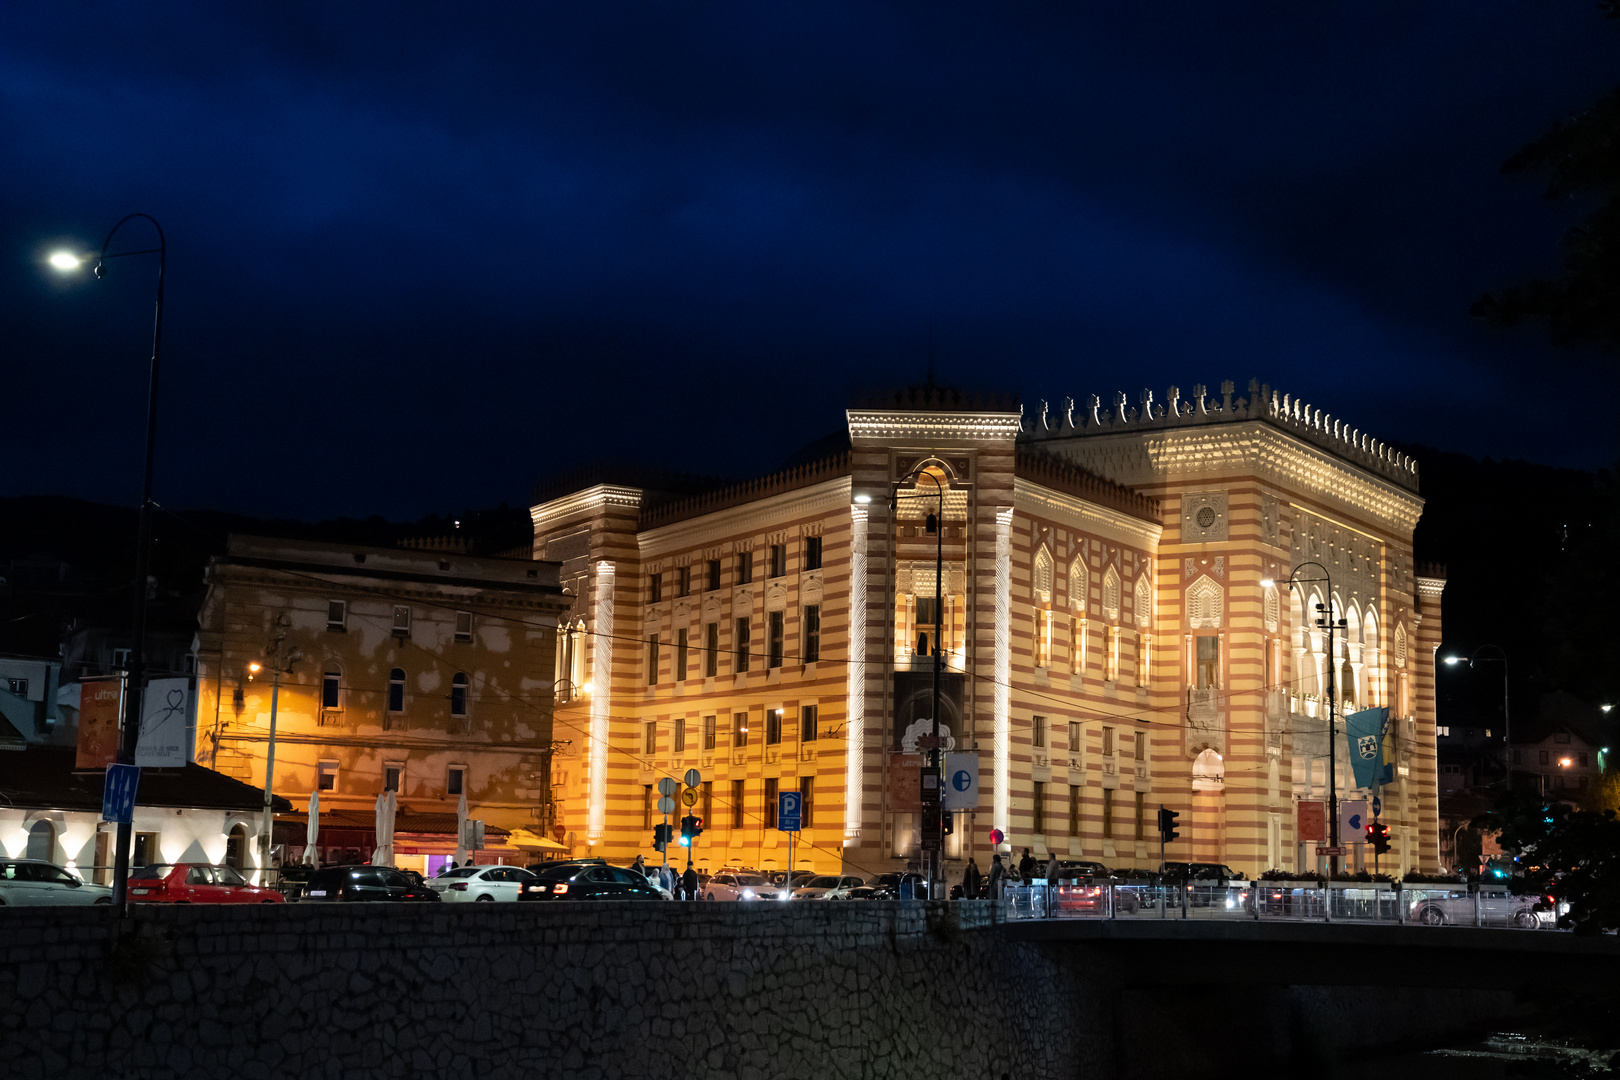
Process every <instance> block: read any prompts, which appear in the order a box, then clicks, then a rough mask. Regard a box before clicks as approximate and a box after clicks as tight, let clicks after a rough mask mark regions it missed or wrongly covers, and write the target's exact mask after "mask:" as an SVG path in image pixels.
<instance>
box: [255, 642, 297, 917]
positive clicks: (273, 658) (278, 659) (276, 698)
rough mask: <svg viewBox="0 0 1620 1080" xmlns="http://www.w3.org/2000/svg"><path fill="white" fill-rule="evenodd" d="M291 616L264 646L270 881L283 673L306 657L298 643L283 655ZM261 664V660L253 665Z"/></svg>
mask: <svg viewBox="0 0 1620 1080" xmlns="http://www.w3.org/2000/svg"><path fill="white" fill-rule="evenodd" d="M287 626H288V619H287V616H286V615H277V616H276V629H275V633H274V634H273V635H271V638H270V643H269V644H268V645H266V646H265V647H264V655H265V658H266V660H267V661H268V662H269V664H270V742H269V747H268V749H267V750H266V751H265V755H264V819H263V821H262V822H261V823H260V825H259V883H260V884H261V885H269V884H270V849H271V846H272V845H271V833H272V830H273V829H274V828H275V822H276V815H275V799H276V795H275V782H276V711H277V708H278V706H279V705H280V703H281V676H282V674H283V673H285V674H291V673H292V667H293V664H295V663H297V662H298V661H300V660H302V659H303V658H304V653H303V650H302V649H299V648H298V647H297V646H294V647H293V648H291V649H288V650H287V652H286V655H285V656H283V655H282V652H281V646H282V644H283V643H284V642H285V641H286V639H287ZM251 667H252V668H256V667H258V665H257V664H254V665H251Z"/></svg>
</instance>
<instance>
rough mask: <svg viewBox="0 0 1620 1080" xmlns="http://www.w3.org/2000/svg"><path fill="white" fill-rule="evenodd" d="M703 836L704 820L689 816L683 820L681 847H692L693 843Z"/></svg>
mask: <svg viewBox="0 0 1620 1080" xmlns="http://www.w3.org/2000/svg"><path fill="white" fill-rule="evenodd" d="M702 835H703V819H702V818H700V817H695V816H693V815H692V814H687V815H686V816H685V817H683V818H681V847H691V846H692V841H693V840H696V839H697V838H698V837H699V836H702Z"/></svg>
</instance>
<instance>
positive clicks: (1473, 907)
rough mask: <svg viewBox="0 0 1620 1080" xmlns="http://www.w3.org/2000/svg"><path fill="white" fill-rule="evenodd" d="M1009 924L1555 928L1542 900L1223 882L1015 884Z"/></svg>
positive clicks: (1007, 908)
mask: <svg viewBox="0 0 1620 1080" xmlns="http://www.w3.org/2000/svg"><path fill="white" fill-rule="evenodd" d="M1001 903H1002V909H1003V912H1004V914H1005V916H1006V918H1008V919H1009V920H1019V919H1224V920H1232V919H1238V920H1250V921H1255V922H1264V921H1272V920H1277V921H1296V922H1305V921H1316V922H1347V923H1350V922H1354V923H1389V924H1401V925H1404V924H1416V925H1422V926H1489V927H1505V928H1509V929H1517V930H1541V929H1553V928H1556V926H1557V923H1558V912H1556V911H1555V910H1554V909H1553V905H1551V904H1549V903H1547V902H1546V899H1545V898H1544V897H1537V896H1515V895H1513V894H1510V893H1507V892H1504V891H1500V890H1491V889H1489V888H1486V889H1483V890H1478V889H1476V890H1475V891H1472V892H1470V891H1469V889H1468V887H1467V886H1466V885H1458V886H1455V887H1450V886H1445V885H1417V884H1414V885H1410V886H1400V887H1396V886H1393V885H1389V884H1384V883H1376V884H1355V883H1344V884H1331V885H1326V886H1323V885H1319V884H1318V883H1316V882H1308V883H1301V882H1290V881H1257V882H1250V881H1232V882H1227V883H1226V884H1224V885H1222V884H1214V883H1203V882H1194V883H1192V884H1190V885H1188V884H1178V883H1164V884H1121V883H1118V882H1096V883H1092V882H1081V881H1073V882H1062V883H1059V884H1057V885H1054V886H1047V885H1045V884H1044V883H1039V882H1037V883H1036V884H1034V885H1013V886H1009V887H1007V888H1006V889H1005V891H1004V892H1003V894H1002V896H1001Z"/></svg>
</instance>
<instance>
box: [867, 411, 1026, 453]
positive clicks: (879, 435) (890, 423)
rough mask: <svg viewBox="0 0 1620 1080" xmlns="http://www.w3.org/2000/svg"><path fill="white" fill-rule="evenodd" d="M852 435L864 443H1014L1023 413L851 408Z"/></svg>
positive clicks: (940, 444) (939, 444)
mask: <svg viewBox="0 0 1620 1080" xmlns="http://www.w3.org/2000/svg"><path fill="white" fill-rule="evenodd" d="M845 416H846V417H847V419H848V421H849V438H850V441H851V442H853V443H856V444H859V443H862V442H896V441H908V440H921V441H922V442H923V443H925V444H926V445H928V446H973V445H978V444H980V443H987V442H1009V443H1010V442H1012V441H1013V440H1014V439H1016V438H1017V437H1018V430H1019V426H1020V424H1021V422H1022V421H1023V414H1022V413H1016V412H913V411H911V410H907V409H850V410H848V411H847V412H846V413H845Z"/></svg>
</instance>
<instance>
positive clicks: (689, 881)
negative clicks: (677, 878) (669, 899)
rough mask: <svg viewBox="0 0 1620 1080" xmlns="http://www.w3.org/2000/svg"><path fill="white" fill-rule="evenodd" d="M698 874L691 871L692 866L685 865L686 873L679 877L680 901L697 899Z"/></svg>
mask: <svg viewBox="0 0 1620 1080" xmlns="http://www.w3.org/2000/svg"><path fill="white" fill-rule="evenodd" d="M699 887H700V886H699V884H698V872H697V871H696V870H694V869H692V864H691V863H687V864H686V873H684V874H682V875H681V899H683V900H696V899H697V898H698V889H699Z"/></svg>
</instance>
